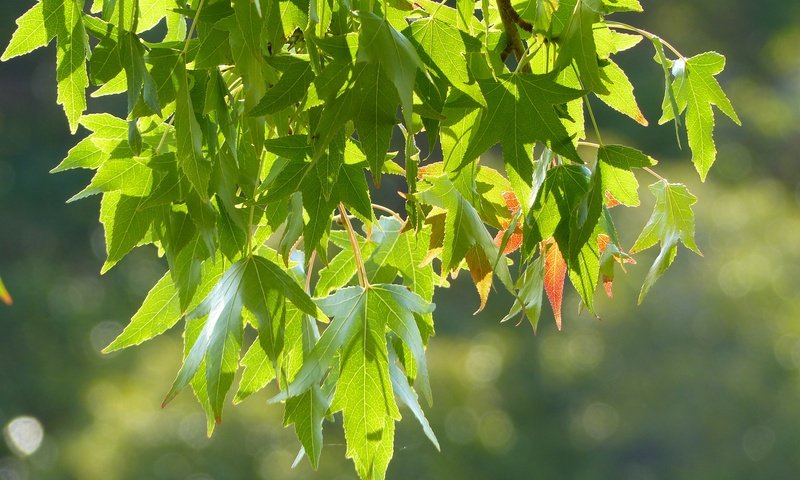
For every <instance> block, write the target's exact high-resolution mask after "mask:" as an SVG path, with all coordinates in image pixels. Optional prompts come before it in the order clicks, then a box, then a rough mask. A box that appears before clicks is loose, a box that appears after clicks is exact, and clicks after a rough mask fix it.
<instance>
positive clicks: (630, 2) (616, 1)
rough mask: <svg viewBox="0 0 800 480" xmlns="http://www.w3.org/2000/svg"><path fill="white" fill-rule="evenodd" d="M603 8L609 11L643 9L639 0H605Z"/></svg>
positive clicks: (638, 10)
mask: <svg viewBox="0 0 800 480" xmlns="http://www.w3.org/2000/svg"><path fill="white" fill-rule="evenodd" d="M603 9H604V10H605V11H606V12H609V13H610V12H641V11H643V9H642V4H641V3H639V0H603Z"/></svg>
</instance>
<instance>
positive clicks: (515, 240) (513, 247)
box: [494, 223, 522, 255]
mask: <svg viewBox="0 0 800 480" xmlns="http://www.w3.org/2000/svg"><path fill="white" fill-rule="evenodd" d="M507 231H508V224H507V223H503V228H502V229H501V230H500V231H499V232H497V235H495V236H494V244H495V246H497V247H499V246H500V245H501V244H502V243H503V236H504V235H505V234H506V232H507ZM521 246H522V230H520V228H519V227H517V229H516V230H515V231H514V233H512V234H511V236H510V237H509V238H508V243H506V247H505V248H504V249H503V254H504V255H508V254H509V253H514V252H516V251H517V250H519V247H521Z"/></svg>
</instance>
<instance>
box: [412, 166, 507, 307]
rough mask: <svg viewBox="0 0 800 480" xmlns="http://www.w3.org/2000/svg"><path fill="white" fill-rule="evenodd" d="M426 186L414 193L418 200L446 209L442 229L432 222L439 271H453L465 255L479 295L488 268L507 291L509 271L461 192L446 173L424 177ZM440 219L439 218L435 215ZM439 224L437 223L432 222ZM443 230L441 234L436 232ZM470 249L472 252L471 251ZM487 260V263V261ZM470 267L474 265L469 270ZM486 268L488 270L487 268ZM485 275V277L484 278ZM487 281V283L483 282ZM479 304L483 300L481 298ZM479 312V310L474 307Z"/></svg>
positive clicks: (489, 279)
mask: <svg viewBox="0 0 800 480" xmlns="http://www.w3.org/2000/svg"><path fill="white" fill-rule="evenodd" d="M426 181H427V182H428V183H429V184H430V187H429V188H427V189H425V190H423V191H421V192H419V193H417V197H418V198H419V200H420V201H421V202H422V203H425V204H428V205H433V206H435V207H439V208H442V209H444V210H445V211H446V215H445V221H444V229H442V228H441V227H440V226H439V227H437V225H436V224H435V223H434V224H433V227H434V228H433V232H432V235H431V247H432V248H433V249H437V248H438V247H439V244H440V242H441V246H442V249H441V256H440V258H441V260H442V272H443V273H444V272H449V271H452V270H455V269H457V268H458V266H459V265H460V263H461V261H462V260H464V259H465V258H466V257H467V256H471V258H470V259H468V260H467V261H468V263H472V266H471V267H470V270H471V273H473V279H477V280H476V287H477V288H478V292H479V293H480V294H481V295H482V296H483V295H484V293H483V292H485V293H486V294H487V295H488V285H490V284H491V276H490V275H491V271H492V270H494V272H495V273H497V275H498V278H499V279H500V281H501V282H502V283H503V285H505V286H506V288H508V289H509V290H513V282H512V281H511V274H510V272H509V271H508V265H507V264H506V262H505V261H503V260H502V259H500V258H498V257H499V256H500V255H501V253H500V252H499V251H498V248H497V246H496V245H495V244H494V242H493V240H492V237H491V235H489V232H488V231H487V230H486V227H485V226H484V225H483V222H482V221H481V219H480V216H479V215H478V212H477V211H476V210H475V208H474V207H473V206H472V205H470V203H469V202H468V201H467V200H466V199H465V198H464V197H463V196H462V195H461V193H460V192H459V191H458V190H457V189H456V187H455V186H454V185H453V183H452V182H451V181H450V179H449V178H448V177H447V175H440V176H437V177H432V178H427V179H426ZM439 218H440V217H439ZM436 223H439V224H440V223H441V222H436ZM442 230H444V232H443V235H438V234H437V232H441V231H442ZM471 252H472V253H471ZM487 262H488V263H487ZM472 267H475V268H476V271H475V272H472ZM487 268H488V271H487ZM487 276H488V277H489V278H488V279H487ZM487 280H488V285H487V283H486V282H487ZM481 302H482V305H481V308H482V307H483V303H484V302H485V299H484V298H482V299H481ZM478 311H480V309H479V310H478Z"/></svg>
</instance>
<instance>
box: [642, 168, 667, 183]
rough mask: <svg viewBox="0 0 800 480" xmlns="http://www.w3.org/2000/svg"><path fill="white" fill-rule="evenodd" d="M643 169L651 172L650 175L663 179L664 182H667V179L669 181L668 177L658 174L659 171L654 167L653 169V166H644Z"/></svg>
mask: <svg viewBox="0 0 800 480" xmlns="http://www.w3.org/2000/svg"><path fill="white" fill-rule="evenodd" d="M642 170H644V171H645V172H647V173H649V174H650V175H652V176H654V177H656V178H657V179H659V180H661V181H662V182H666V181H667V179H666V178H664V177H662V176H661V175H659V174H657V173H656V172H655V170H653V169H652V168H650V167H642Z"/></svg>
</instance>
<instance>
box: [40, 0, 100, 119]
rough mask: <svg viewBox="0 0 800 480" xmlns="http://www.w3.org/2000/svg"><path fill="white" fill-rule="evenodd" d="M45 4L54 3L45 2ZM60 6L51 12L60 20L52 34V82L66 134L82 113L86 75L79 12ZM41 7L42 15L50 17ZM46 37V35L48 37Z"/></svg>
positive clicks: (69, 4) (66, 4)
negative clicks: (54, 42)
mask: <svg viewBox="0 0 800 480" xmlns="http://www.w3.org/2000/svg"><path fill="white" fill-rule="evenodd" d="M45 1H46V2H47V3H50V2H54V1H55V0H45ZM58 3H60V4H61V6H60V7H59V8H57V9H55V11H54V12H53V15H56V17H57V18H60V19H63V24H59V25H58V28H57V30H56V37H57V43H58V49H57V51H56V81H57V83H58V96H57V100H56V101H57V102H58V104H59V105H62V106H63V107H64V113H66V115H67V120H68V121H69V127H70V131H71V132H72V133H75V131H76V130H77V129H78V120H79V119H80V118H81V115H83V112H84V111H86V89H87V88H88V87H89V76H88V74H87V73H86V54H87V50H88V39H87V37H86V31H85V29H84V26H83V17H82V14H81V10H80V9H79V8H78V6H77V5H76V3H75V2H73V1H67V2H58ZM49 10H50V9H49V8H47V5H45V11H46V12H47V13H46V15H47V14H50V12H49ZM48 35H49V33H48Z"/></svg>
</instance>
